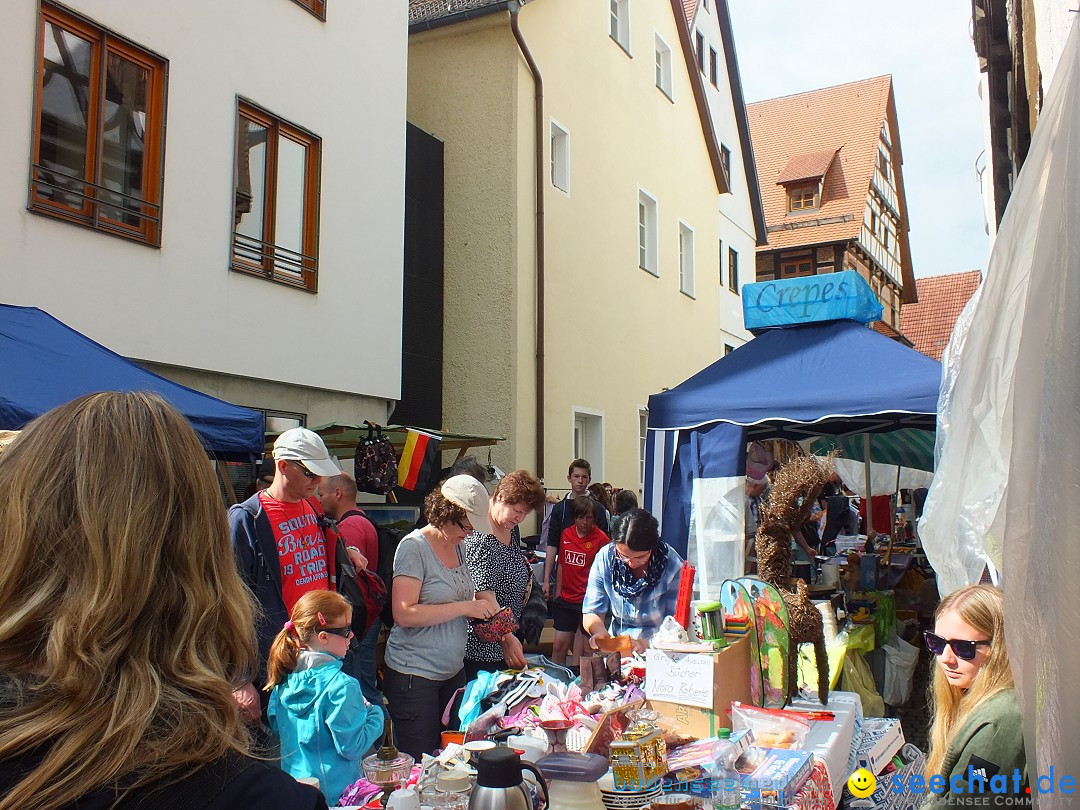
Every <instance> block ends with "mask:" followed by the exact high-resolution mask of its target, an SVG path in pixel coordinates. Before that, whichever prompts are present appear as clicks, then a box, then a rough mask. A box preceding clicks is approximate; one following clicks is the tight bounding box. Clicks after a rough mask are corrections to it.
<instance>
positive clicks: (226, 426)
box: [0, 304, 263, 461]
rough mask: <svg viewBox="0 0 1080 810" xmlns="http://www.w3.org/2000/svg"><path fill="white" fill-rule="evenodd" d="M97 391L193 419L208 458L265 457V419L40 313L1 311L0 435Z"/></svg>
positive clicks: (3, 306) (8, 308)
mask: <svg viewBox="0 0 1080 810" xmlns="http://www.w3.org/2000/svg"><path fill="white" fill-rule="evenodd" d="M95 391H152V392H154V393H156V394H159V395H161V396H162V397H164V398H165V399H166V400H167V401H168V402H169V403H170V404H172V405H173V406H174V407H175V408H176V409H177V410H179V411H180V412H181V413H182V414H184V416H186V417H187V419H188V421H189V422H190V423H191V426H192V427H193V428H195V431H196V432H197V433H198V434H199V438H201V439H202V443H203V446H204V447H205V448H206V450H207V452H208V453H210V454H211V455H213V456H214V457H216V458H218V459H222V460H226V461H250V460H253V459H254V458H255V457H256V456H257V455H259V454H261V453H262V451H263V415H262V414H261V413H259V412H258V411H253V410H251V409H250V408H241V407H239V406H237V405H231V404H229V403H228V402H224V401H222V400H220V399H216V398H214V397H212V396H209V395H208V394H203V393H200V392H199V391H195V390H193V389H191V388H187V387H185V386H183V385H180V384H179V383H174V382H172V381H171V380H167V379H165V378H164V377H160V376H158V375H157V374H154V373H153V372H150V371H147V370H146V369H144V368H141V367H139V366H137V365H135V364H134V363H132V362H131V361H130V360H127V359H126V358H124V357H121V356H120V355H118V354H116V353H115V352H112V351H110V350H109V349H106V348H105V347H104V346H102V345H101V344H99V343H95V342H94V341H92V340H90V338H88V337H86V336H85V335H82V334H80V333H78V332H76V331H75V330H74V329H72V328H71V327H69V326H67V325H65V324H63V323H61V322H60V321H58V320H57V319H56V318H54V317H53V316H52V315H50V314H49V313H47V312H44V311H42V310H40V309H37V308H36V307H16V306H11V305H8V304H0V428H3V429H6V430H19V429H21V428H22V427H24V426H25V425H26V423H27V422H29V421H31V420H32V419H34V418H35V417H37V416H39V415H41V414H43V413H45V412H46V411H48V410H50V409H52V408H55V407H56V406H58V405H62V404H64V403H65V402H70V401H71V400H73V399H76V398H78V397H80V396H82V395H83V394H90V393H93V392H95Z"/></svg>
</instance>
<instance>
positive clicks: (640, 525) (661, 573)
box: [582, 509, 683, 652]
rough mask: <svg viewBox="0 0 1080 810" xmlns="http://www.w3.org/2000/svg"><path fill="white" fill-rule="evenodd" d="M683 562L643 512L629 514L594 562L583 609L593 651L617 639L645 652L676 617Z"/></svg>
mask: <svg viewBox="0 0 1080 810" xmlns="http://www.w3.org/2000/svg"><path fill="white" fill-rule="evenodd" d="M682 564H683V560H682V557H680V556H679V554H678V552H676V551H675V549H673V548H671V546H669V545H667V544H666V543H665V542H664V541H663V540H661V539H660V527H659V525H658V524H657V522H656V518H654V517H653V516H652V515H651V514H649V513H648V512H647V511H645V510H644V509H631V510H630V511H629V512H627V513H626V514H625V515H624V516H623V519H622V520H621V521H619V523H618V525H617V526H616V528H615V532H614V535H613V536H612V538H611V543H609V544H608V545H607V546H605V547H604V548H603V549H602V550H601V551H600V553H599V554H598V555H597V556H596V560H595V561H594V562H593V566H592V570H591V571H590V572H589V584H588V587H587V588H586V590H585V601H584V602H583V603H582V612H583V614H584V617H583V620H582V625H583V626H584V628H585V632H586V633H588V634H589V646H591V647H592V648H593V649H594V650H595V649H597V644H596V640H597V639H600V638H609V637H610V636H613V635H616V636H618V635H628V636H630V637H631V638H633V639H634V642H633V646H634V650H635V651H638V652H641V651H642V650H644V649H645V647H646V646H647V643H648V640H649V639H650V638H652V636H653V634H654V633H655V632H656V631H657V630H658V629H659V628H660V624H661V623H662V622H663V621H664V618H665V617H666V616H672V615H674V613H675V602H676V600H677V599H678V596H679V575H680V573H681V572H682Z"/></svg>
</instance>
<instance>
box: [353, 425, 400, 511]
mask: <svg viewBox="0 0 1080 810" xmlns="http://www.w3.org/2000/svg"><path fill="white" fill-rule="evenodd" d="M364 424H365V425H367V429H368V435H367V438H366V439H361V440H360V441H359V442H357V444H356V455H355V457H354V458H353V477H354V478H355V479H356V488H357V489H358V490H360V491H361V492H370V493H372V494H374V495H385V494H386V493H388V492H389V491H390V490H392V489H393V488H394V487H396V486H397V476H398V465H397V454H396V453H395V452H394V445H392V444H391V443H390V440H389V439H388V438H386V437H385V436H383V435H382V427H381V426H380V425H374V424H372V423H371V422H367V421H365V422H364Z"/></svg>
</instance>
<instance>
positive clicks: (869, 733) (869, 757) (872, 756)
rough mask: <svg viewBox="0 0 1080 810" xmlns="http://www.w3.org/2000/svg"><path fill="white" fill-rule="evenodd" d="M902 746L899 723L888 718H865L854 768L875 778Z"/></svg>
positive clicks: (902, 740)
mask: <svg viewBox="0 0 1080 810" xmlns="http://www.w3.org/2000/svg"><path fill="white" fill-rule="evenodd" d="M903 745H904V730H903V729H902V728H901V727H900V721H899V720H896V719H892V718H888V717H867V718H866V719H865V720H863V727H862V739H860V740H859V750H858V753H857V754H856V755H855V768H856V769H859V768H866V770H868V771H870V773H872V774H874V775H875V776H876V775H877V774H879V773H881V771H882V769H883V768H884V767H885V766H886V765H888V764H889V761H890V760H891V759H892V758H893V757H894V756H896V752H897V751H899V750H900V749H901V748H902V747H903Z"/></svg>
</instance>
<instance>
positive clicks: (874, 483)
mask: <svg viewBox="0 0 1080 810" xmlns="http://www.w3.org/2000/svg"><path fill="white" fill-rule="evenodd" d="M833 466H834V467H835V468H836V474H837V475H839V476H840V480H841V481H843V482H844V486H845V487H847V488H848V489H850V490H851V491H852V492H854V493H855V494H856V495H858V496H859V497H860V498H865V497H866V464H865V463H864V462H862V461H857V460H856V459H852V458H839V457H836V458H834V459H833ZM933 480H934V474H933V473H928V472H924V471H923V470H912V469H910V468H909V467H901V468H900V469H899V481H900V489H918V488H919V487H928V486H930V482H931V481H933ZM896 482H897V468H896V465H894V464H878V463H877V462H876V461H874V462H871V463H870V489H872V490H873V494H874V495H892V494H893V493H894V492H896Z"/></svg>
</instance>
